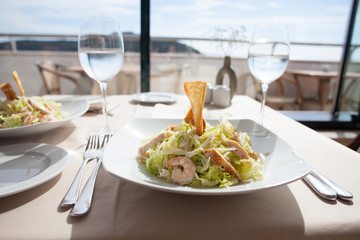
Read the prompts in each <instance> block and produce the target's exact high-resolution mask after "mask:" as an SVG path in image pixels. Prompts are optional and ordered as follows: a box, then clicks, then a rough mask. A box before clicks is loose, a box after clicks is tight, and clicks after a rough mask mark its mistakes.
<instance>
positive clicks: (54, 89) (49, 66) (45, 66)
mask: <svg viewBox="0 0 360 240" xmlns="http://www.w3.org/2000/svg"><path fill="white" fill-rule="evenodd" d="M36 66H37V67H38V69H39V71H40V74H41V78H42V80H43V82H44V86H45V89H46V93H47V94H62V93H61V87H60V79H65V80H68V81H70V82H72V83H73V84H75V86H76V89H77V92H78V93H79V94H82V93H83V91H82V89H81V86H80V84H79V82H78V81H77V80H76V79H75V78H73V77H72V76H69V75H66V74H63V73H61V72H60V71H59V68H60V67H61V66H60V65H58V64H54V63H52V62H48V61H45V62H37V63H36Z"/></svg>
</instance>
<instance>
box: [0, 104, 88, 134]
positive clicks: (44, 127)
mask: <svg viewBox="0 0 360 240" xmlns="http://www.w3.org/2000/svg"><path fill="white" fill-rule="evenodd" d="M56 102H59V103H61V104H62V108H61V109H62V111H64V112H66V113H68V115H67V116H66V117H65V118H64V119H61V120H56V121H51V122H43V123H39V124H34V125H30V126H23V127H16V128H5V129H0V138H4V137H19V136H25V135H32V134H38V133H43V132H46V131H49V130H52V129H55V128H58V127H60V126H61V125H63V124H64V123H66V122H68V121H70V120H72V119H74V118H76V117H80V116H81V115H83V114H84V113H86V111H87V110H88V109H89V102H88V101H87V100H86V99H81V100H56Z"/></svg>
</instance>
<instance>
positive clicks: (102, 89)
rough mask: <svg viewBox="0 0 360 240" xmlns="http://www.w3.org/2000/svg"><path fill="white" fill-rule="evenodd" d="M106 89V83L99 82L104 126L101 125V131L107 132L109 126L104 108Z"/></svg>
mask: <svg viewBox="0 0 360 240" xmlns="http://www.w3.org/2000/svg"><path fill="white" fill-rule="evenodd" d="M106 89H107V82H100V90H101V95H102V98H103V99H102V111H103V116H104V125H103V129H106V130H108V129H109V125H108V121H107V117H108V116H107V108H106V105H107V103H106Z"/></svg>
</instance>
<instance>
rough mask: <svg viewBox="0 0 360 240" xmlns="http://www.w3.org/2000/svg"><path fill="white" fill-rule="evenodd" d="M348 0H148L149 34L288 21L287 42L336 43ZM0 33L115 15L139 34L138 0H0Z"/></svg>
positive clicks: (65, 27)
mask: <svg viewBox="0 0 360 240" xmlns="http://www.w3.org/2000/svg"><path fill="white" fill-rule="evenodd" d="M351 2H352V1H351V0H316V1H314V0H291V1H289V0H271V1H268V0H253V1H246V0H236V1H233V0H182V1H168V0H151V28H150V29H151V35H152V36H166V37H169V36H170V37H205V35H204V34H206V32H208V31H209V29H211V28H213V27H215V26H224V25H226V26H237V25H244V26H245V27H246V28H247V32H248V34H249V33H250V32H251V30H252V26H253V25H254V24H255V23H258V22H269V21H277V22H284V23H287V24H288V25H289V28H290V32H291V40H292V41H305V42H321V41H322V42H328V43H341V42H342V41H343V35H344V32H345V29H346V25H347V21H348V17H349V12H350V5H351ZM0 5H1V8H0V32H1V33H23V34H77V33H78V29H79V24H80V16H81V15H82V14H84V13H89V12H101V13H112V14H117V15H118V16H119V18H120V21H121V27H122V30H123V31H131V32H134V33H136V34H139V33H140V0H101V1H99V0H60V1H46V0H31V1H29V0H13V1H9V0H0Z"/></svg>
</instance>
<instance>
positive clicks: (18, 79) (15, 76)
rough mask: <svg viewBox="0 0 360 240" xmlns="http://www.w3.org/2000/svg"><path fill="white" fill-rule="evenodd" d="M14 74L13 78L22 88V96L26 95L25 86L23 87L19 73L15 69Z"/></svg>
mask: <svg viewBox="0 0 360 240" xmlns="http://www.w3.org/2000/svg"><path fill="white" fill-rule="evenodd" d="M12 75H13V78H14V80H15V82H16V84H17V85H18V87H19V89H20V94H21V96H23V97H24V96H25V92H24V88H23V87H22V84H21V81H20V78H19V75H18V74H17V72H16V71H13V73H12Z"/></svg>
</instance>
